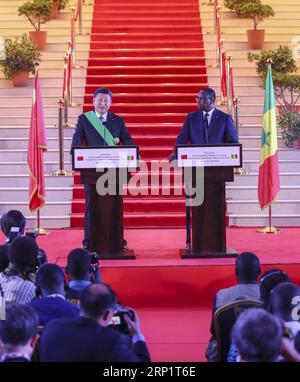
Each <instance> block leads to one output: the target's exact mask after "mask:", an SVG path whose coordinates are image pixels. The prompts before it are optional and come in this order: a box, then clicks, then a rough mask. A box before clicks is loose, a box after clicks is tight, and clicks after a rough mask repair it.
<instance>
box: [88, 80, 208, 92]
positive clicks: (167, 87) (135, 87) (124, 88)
mask: <svg viewBox="0 0 300 382" xmlns="http://www.w3.org/2000/svg"><path fill="white" fill-rule="evenodd" d="M120 81H121V78H120ZM207 85H208V84H207V82H204V81H203V82H201V83H198V82H195V83H193V84H192V83H191V84H190V83H188V84H185V83H183V84H182V83H173V84H170V83H162V84H128V83H125V81H122V82H120V83H118V84H116V83H114V84H113V83H109V84H106V86H107V87H109V89H110V90H111V91H112V92H113V93H122V92H128V91H130V92H132V94H135V93H136V94H139V93H147V92H148V93H152V92H153V93H159V92H164V93H166V92H167V93H191V92H192V93H194V94H197V93H198V92H199V90H201V89H203V88H205V87H207ZM99 86H101V81H100V80H99V82H98V84H87V85H86V87H85V89H86V92H88V93H94V91H95V90H96V89H97V88H98V87H99Z"/></svg>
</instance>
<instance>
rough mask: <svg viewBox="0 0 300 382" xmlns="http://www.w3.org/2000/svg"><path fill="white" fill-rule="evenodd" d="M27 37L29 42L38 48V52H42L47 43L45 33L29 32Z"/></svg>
mask: <svg viewBox="0 0 300 382" xmlns="http://www.w3.org/2000/svg"><path fill="white" fill-rule="evenodd" d="M29 36H30V38H31V41H32V42H33V43H34V44H35V45H36V46H37V47H38V49H39V50H44V49H45V47H46V42H47V31H38V32H37V31H30V32H29Z"/></svg>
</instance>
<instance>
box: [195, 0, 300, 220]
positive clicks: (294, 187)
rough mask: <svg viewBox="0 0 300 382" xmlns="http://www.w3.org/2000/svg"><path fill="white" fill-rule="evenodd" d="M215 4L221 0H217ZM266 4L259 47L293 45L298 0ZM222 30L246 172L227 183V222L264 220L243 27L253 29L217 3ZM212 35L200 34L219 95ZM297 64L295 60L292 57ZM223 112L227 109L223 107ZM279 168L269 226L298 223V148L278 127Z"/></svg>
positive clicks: (254, 90)
mask: <svg viewBox="0 0 300 382" xmlns="http://www.w3.org/2000/svg"><path fill="white" fill-rule="evenodd" d="M220 3H222V2H221V1H220ZM264 3H266V4H270V5H271V6H272V7H273V9H274V11H275V17H273V18H270V19H267V20H265V21H264V22H263V23H262V24H260V26H259V28H261V29H265V30H266V32H265V33H266V39H265V41H266V42H265V45H264V49H276V48H278V47H279V45H280V44H281V45H288V46H290V47H291V48H294V47H295V45H293V43H292V42H293V41H294V40H293V39H294V38H295V36H297V35H299V33H300V28H299V20H298V15H299V12H300V3H299V1H298V0H287V1H286V2H285V3H284V4H283V2H282V1H281V0H265V1H264ZM201 9H202V12H201V18H202V27H203V31H204V32H210V31H211V30H212V25H213V7H212V6H209V5H202V7H201ZM221 14H222V21H221V23H222V31H223V36H222V37H223V39H224V41H225V44H224V47H225V50H226V51H227V54H230V55H231V56H233V67H234V77H235V80H234V82H235V94H236V95H237V96H239V97H240V99H241V106H240V114H241V118H240V119H241V124H242V126H241V128H240V132H239V135H240V142H241V143H242V144H243V162H244V168H245V170H247V172H248V174H247V175H235V181H234V183H228V184H227V194H226V195H227V209H228V214H229V218H230V219H229V221H230V225H234V226H265V225H268V209H266V210H264V211H263V212H261V211H260V207H259V204H258V198H257V182H258V167H259V158H260V139H261V132H262V116H263V102H264V90H263V89H261V88H260V86H259V85H260V80H259V78H258V77H257V74H256V71H255V66H254V64H252V63H249V62H248V60H247V52H248V51H250V50H249V49H248V47H247V36H246V29H251V28H252V21H251V20H249V19H238V18H236V16H235V14H234V13H232V12H231V11H229V10H228V9H226V8H225V7H222V11H221ZM215 39H216V37H215V35H214V34H205V33H204V48H205V52H206V60H207V65H208V69H207V74H208V83H209V85H210V86H212V87H214V88H215V89H216V90H217V93H218V94H220V87H219V69H218V68H213V67H211V66H212V65H213V64H215V47H216V45H215ZM297 65H298V67H300V62H299V60H298V62H297ZM224 111H226V110H224ZM278 147H279V169H280V181H281V191H280V193H279V198H278V200H277V202H276V203H274V204H273V206H272V213H273V225H275V226H300V151H299V150H293V149H290V148H286V147H285V146H284V144H283V141H282V138H281V133H280V129H278Z"/></svg>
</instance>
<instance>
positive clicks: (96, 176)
mask: <svg viewBox="0 0 300 382" xmlns="http://www.w3.org/2000/svg"><path fill="white" fill-rule="evenodd" d="M138 155H139V154H138V147H137V146H112V147H110V146H104V147H90V146H88V147H74V148H73V155H72V165H73V170H76V171H80V178H81V183H84V184H88V185H89V197H90V209H89V212H90V245H89V250H90V251H91V252H96V253H97V256H98V258H99V259H113V260H125V259H126V260H128V259H135V256H134V253H133V251H130V250H124V249H123V186H124V185H125V184H126V183H127V182H128V180H129V177H130V175H129V170H133V169H135V168H136V167H137V161H138Z"/></svg>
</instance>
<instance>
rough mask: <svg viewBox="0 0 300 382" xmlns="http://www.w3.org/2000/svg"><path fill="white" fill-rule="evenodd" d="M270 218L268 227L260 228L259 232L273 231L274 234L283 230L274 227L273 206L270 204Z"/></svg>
mask: <svg viewBox="0 0 300 382" xmlns="http://www.w3.org/2000/svg"><path fill="white" fill-rule="evenodd" d="M268 220H269V225H268V227H265V228H262V229H258V230H257V232H259V233H272V234H277V233H280V232H282V230H281V229H279V228H276V227H272V206H269V217H268Z"/></svg>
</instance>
